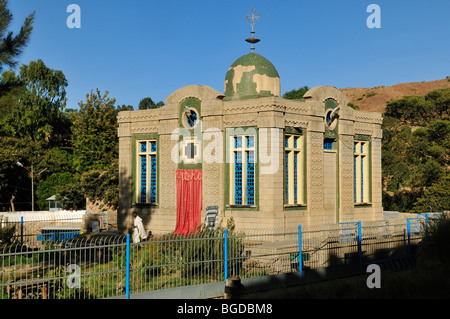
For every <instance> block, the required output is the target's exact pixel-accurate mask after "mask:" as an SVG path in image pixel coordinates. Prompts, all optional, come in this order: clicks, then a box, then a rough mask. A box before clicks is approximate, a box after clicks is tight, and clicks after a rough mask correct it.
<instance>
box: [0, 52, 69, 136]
mask: <svg viewBox="0 0 450 319" xmlns="http://www.w3.org/2000/svg"><path fill="white" fill-rule="evenodd" d="M11 77H12V76H11ZM17 81H20V82H21V83H22V84H23V86H24V89H22V90H20V92H19V93H18V98H19V102H18V104H17V107H15V108H14V109H13V110H11V111H10V112H9V113H8V115H6V116H5V117H4V118H3V119H2V121H1V124H2V132H3V133H5V132H6V134H9V135H10V136H13V137H18V138H25V137H26V138H28V139H29V140H31V141H37V140H46V141H47V142H49V141H51V140H52V139H55V138H57V137H58V136H61V134H62V135H64V134H67V133H68V132H67V130H66V128H67V126H68V124H69V123H68V121H67V118H65V117H63V116H62V114H61V111H62V110H63V109H64V107H65V105H66V91H65V88H66V87H67V80H66V78H65V76H64V74H63V73H62V72H61V71H58V70H52V69H50V68H48V67H47V66H46V65H45V64H44V62H43V61H42V60H38V61H31V62H30V64H29V65H23V66H22V67H21V68H20V75H19V80H17ZM69 126H70V125H69Z"/></svg>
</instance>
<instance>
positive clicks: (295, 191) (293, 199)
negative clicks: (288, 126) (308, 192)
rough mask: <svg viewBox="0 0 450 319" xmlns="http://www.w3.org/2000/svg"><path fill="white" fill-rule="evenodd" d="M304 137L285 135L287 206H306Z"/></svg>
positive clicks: (285, 191)
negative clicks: (304, 192) (304, 190)
mask: <svg viewBox="0 0 450 319" xmlns="http://www.w3.org/2000/svg"><path fill="white" fill-rule="evenodd" d="M302 145H303V137H302V136H301V135H285V142H284V149H285V162H284V170H285V172H284V179H285V181H284V193H285V204H286V205H300V204H304V203H305V200H304V194H303V180H304V172H303V153H302Z"/></svg>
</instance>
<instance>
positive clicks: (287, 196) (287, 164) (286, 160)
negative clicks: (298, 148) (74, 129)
mask: <svg viewBox="0 0 450 319" xmlns="http://www.w3.org/2000/svg"><path fill="white" fill-rule="evenodd" d="M284 170H285V179H286V180H285V186H284V187H285V193H286V204H289V152H286V157H285V159H284Z"/></svg>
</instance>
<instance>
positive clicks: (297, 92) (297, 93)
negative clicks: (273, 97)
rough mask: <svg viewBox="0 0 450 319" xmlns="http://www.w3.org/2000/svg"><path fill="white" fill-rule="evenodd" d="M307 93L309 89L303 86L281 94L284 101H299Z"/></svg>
mask: <svg viewBox="0 0 450 319" xmlns="http://www.w3.org/2000/svg"><path fill="white" fill-rule="evenodd" d="M308 91H309V87H307V86H304V87H301V88H298V89H293V90H290V91H287V92H285V93H284V94H283V98H284V99H290V100H301V99H303V95H304V94H305V93H306V92H308Z"/></svg>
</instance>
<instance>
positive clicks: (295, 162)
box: [294, 153, 298, 204]
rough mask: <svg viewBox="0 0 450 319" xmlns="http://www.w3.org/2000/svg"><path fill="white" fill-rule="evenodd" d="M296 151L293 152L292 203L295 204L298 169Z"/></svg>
mask: <svg viewBox="0 0 450 319" xmlns="http://www.w3.org/2000/svg"><path fill="white" fill-rule="evenodd" d="M297 158H298V153H294V203H295V204H297V199H298V196H297V170H298V165H297V164H298V160H297Z"/></svg>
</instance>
